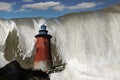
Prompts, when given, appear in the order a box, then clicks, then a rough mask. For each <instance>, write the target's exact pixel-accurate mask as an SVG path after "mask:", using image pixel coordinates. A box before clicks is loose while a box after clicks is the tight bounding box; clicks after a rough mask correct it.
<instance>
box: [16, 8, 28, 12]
mask: <svg viewBox="0 0 120 80" xmlns="http://www.w3.org/2000/svg"><path fill="white" fill-rule="evenodd" d="M18 12H30V10H27V9H23V8H21V9H18V10H17V11H14V13H18Z"/></svg>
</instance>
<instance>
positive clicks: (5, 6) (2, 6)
mask: <svg viewBox="0 0 120 80" xmlns="http://www.w3.org/2000/svg"><path fill="white" fill-rule="evenodd" d="M14 4H16V3H5V2H0V11H5V12H10V11H12V10H13V9H12V7H13V5H14Z"/></svg>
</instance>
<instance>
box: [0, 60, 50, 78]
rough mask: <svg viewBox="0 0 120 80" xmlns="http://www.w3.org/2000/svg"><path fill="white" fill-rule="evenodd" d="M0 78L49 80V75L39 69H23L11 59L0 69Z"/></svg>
mask: <svg viewBox="0 0 120 80" xmlns="http://www.w3.org/2000/svg"><path fill="white" fill-rule="evenodd" d="M0 80H50V79H49V75H48V74H47V73H46V72H43V71H41V70H32V69H24V68H22V67H21V66H20V64H19V63H18V62H17V61H13V62H11V63H9V64H7V65H6V66H4V67H3V68H1V69H0Z"/></svg>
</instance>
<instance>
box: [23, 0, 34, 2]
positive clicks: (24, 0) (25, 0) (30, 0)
mask: <svg viewBox="0 0 120 80" xmlns="http://www.w3.org/2000/svg"><path fill="white" fill-rule="evenodd" d="M23 2H33V0H23Z"/></svg>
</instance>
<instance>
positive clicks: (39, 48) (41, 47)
mask: <svg viewBox="0 0 120 80" xmlns="http://www.w3.org/2000/svg"><path fill="white" fill-rule="evenodd" d="M35 38H36V44H35V48H36V51H35V56H34V69H37V70H42V71H47V70H49V69H51V68H52V56H51V47H50V45H51V44H50V39H51V38H52V36H51V35H49V34H48V31H47V30H46V26H45V25H42V26H41V30H39V34H37V35H36V36H35Z"/></svg>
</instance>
